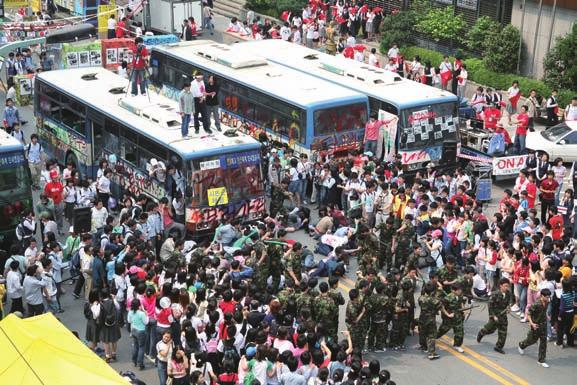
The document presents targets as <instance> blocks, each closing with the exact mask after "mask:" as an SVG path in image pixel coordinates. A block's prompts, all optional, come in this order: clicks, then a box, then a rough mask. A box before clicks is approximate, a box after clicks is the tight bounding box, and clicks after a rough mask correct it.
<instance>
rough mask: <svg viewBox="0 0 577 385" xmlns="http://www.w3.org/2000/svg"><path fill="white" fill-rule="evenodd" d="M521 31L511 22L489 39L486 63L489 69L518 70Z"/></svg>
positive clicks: (501, 70) (503, 71)
mask: <svg viewBox="0 0 577 385" xmlns="http://www.w3.org/2000/svg"><path fill="white" fill-rule="evenodd" d="M520 37H521V35H520V33H519V30H518V29H517V28H515V27H514V26H512V25H511V24H509V25H507V26H506V27H505V28H503V29H502V30H501V33H499V34H498V35H496V36H494V37H493V38H491V39H488V40H487V45H486V52H485V65H486V66H487V68H488V69H490V70H492V71H495V72H501V73H508V72H509V73H510V72H515V71H516V70H517V63H518V55H519V43H520Z"/></svg>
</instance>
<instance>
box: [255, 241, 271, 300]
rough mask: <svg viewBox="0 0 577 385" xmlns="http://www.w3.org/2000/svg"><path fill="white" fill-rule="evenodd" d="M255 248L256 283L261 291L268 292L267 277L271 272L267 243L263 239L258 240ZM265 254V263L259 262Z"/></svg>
mask: <svg viewBox="0 0 577 385" xmlns="http://www.w3.org/2000/svg"><path fill="white" fill-rule="evenodd" d="M253 250H254V251H255V258H254V259H255V264H254V266H253V269H254V284H255V285H256V287H257V288H258V290H259V291H260V292H261V293H264V292H266V286H267V283H266V281H267V279H268V276H269V274H270V270H269V262H268V255H266V250H267V247H266V244H265V243H264V242H263V241H262V240H258V241H257V242H256V243H255V244H254V246H253ZM263 255H265V259H264V262H263V263H258V261H260V259H261V258H262V256H263Z"/></svg>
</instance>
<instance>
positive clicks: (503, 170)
mask: <svg viewBox="0 0 577 385" xmlns="http://www.w3.org/2000/svg"><path fill="white" fill-rule="evenodd" d="M526 162H527V155H515V156H505V157H502V158H493V175H515V174H517V173H519V171H521V170H522V169H524V168H525V164H526Z"/></svg>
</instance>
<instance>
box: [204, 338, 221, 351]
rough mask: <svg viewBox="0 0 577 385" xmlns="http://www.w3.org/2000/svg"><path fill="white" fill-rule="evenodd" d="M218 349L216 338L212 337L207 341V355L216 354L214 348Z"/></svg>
mask: <svg viewBox="0 0 577 385" xmlns="http://www.w3.org/2000/svg"><path fill="white" fill-rule="evenodd" d="M217 347H218V338H217V337H213V338H211V339H209V340H208V341H207V343H206V352H207V353H216V348H217Z"/></svg>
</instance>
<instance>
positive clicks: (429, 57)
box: [401, 47, 455, 66]
mask: <svg viewBox="0 0 577 385" xmlns="http://www.w3.org/2000/svg"><path fill="white" fill-rule="evenodd" d="M401 52H402V54H403V57H405V58H407V60H412V59H413V58H414V57H415V56H420V58H421V63H426V62H428V61H430V62H431V64H432V65H433V66H438V65H439V64H441V62H442V61H443V54H441V53H439V52H437V51H433V50H430V49H426V48H420V47H405V48H401ZM451 60H455V59H454V58H451Z"/></svg>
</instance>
